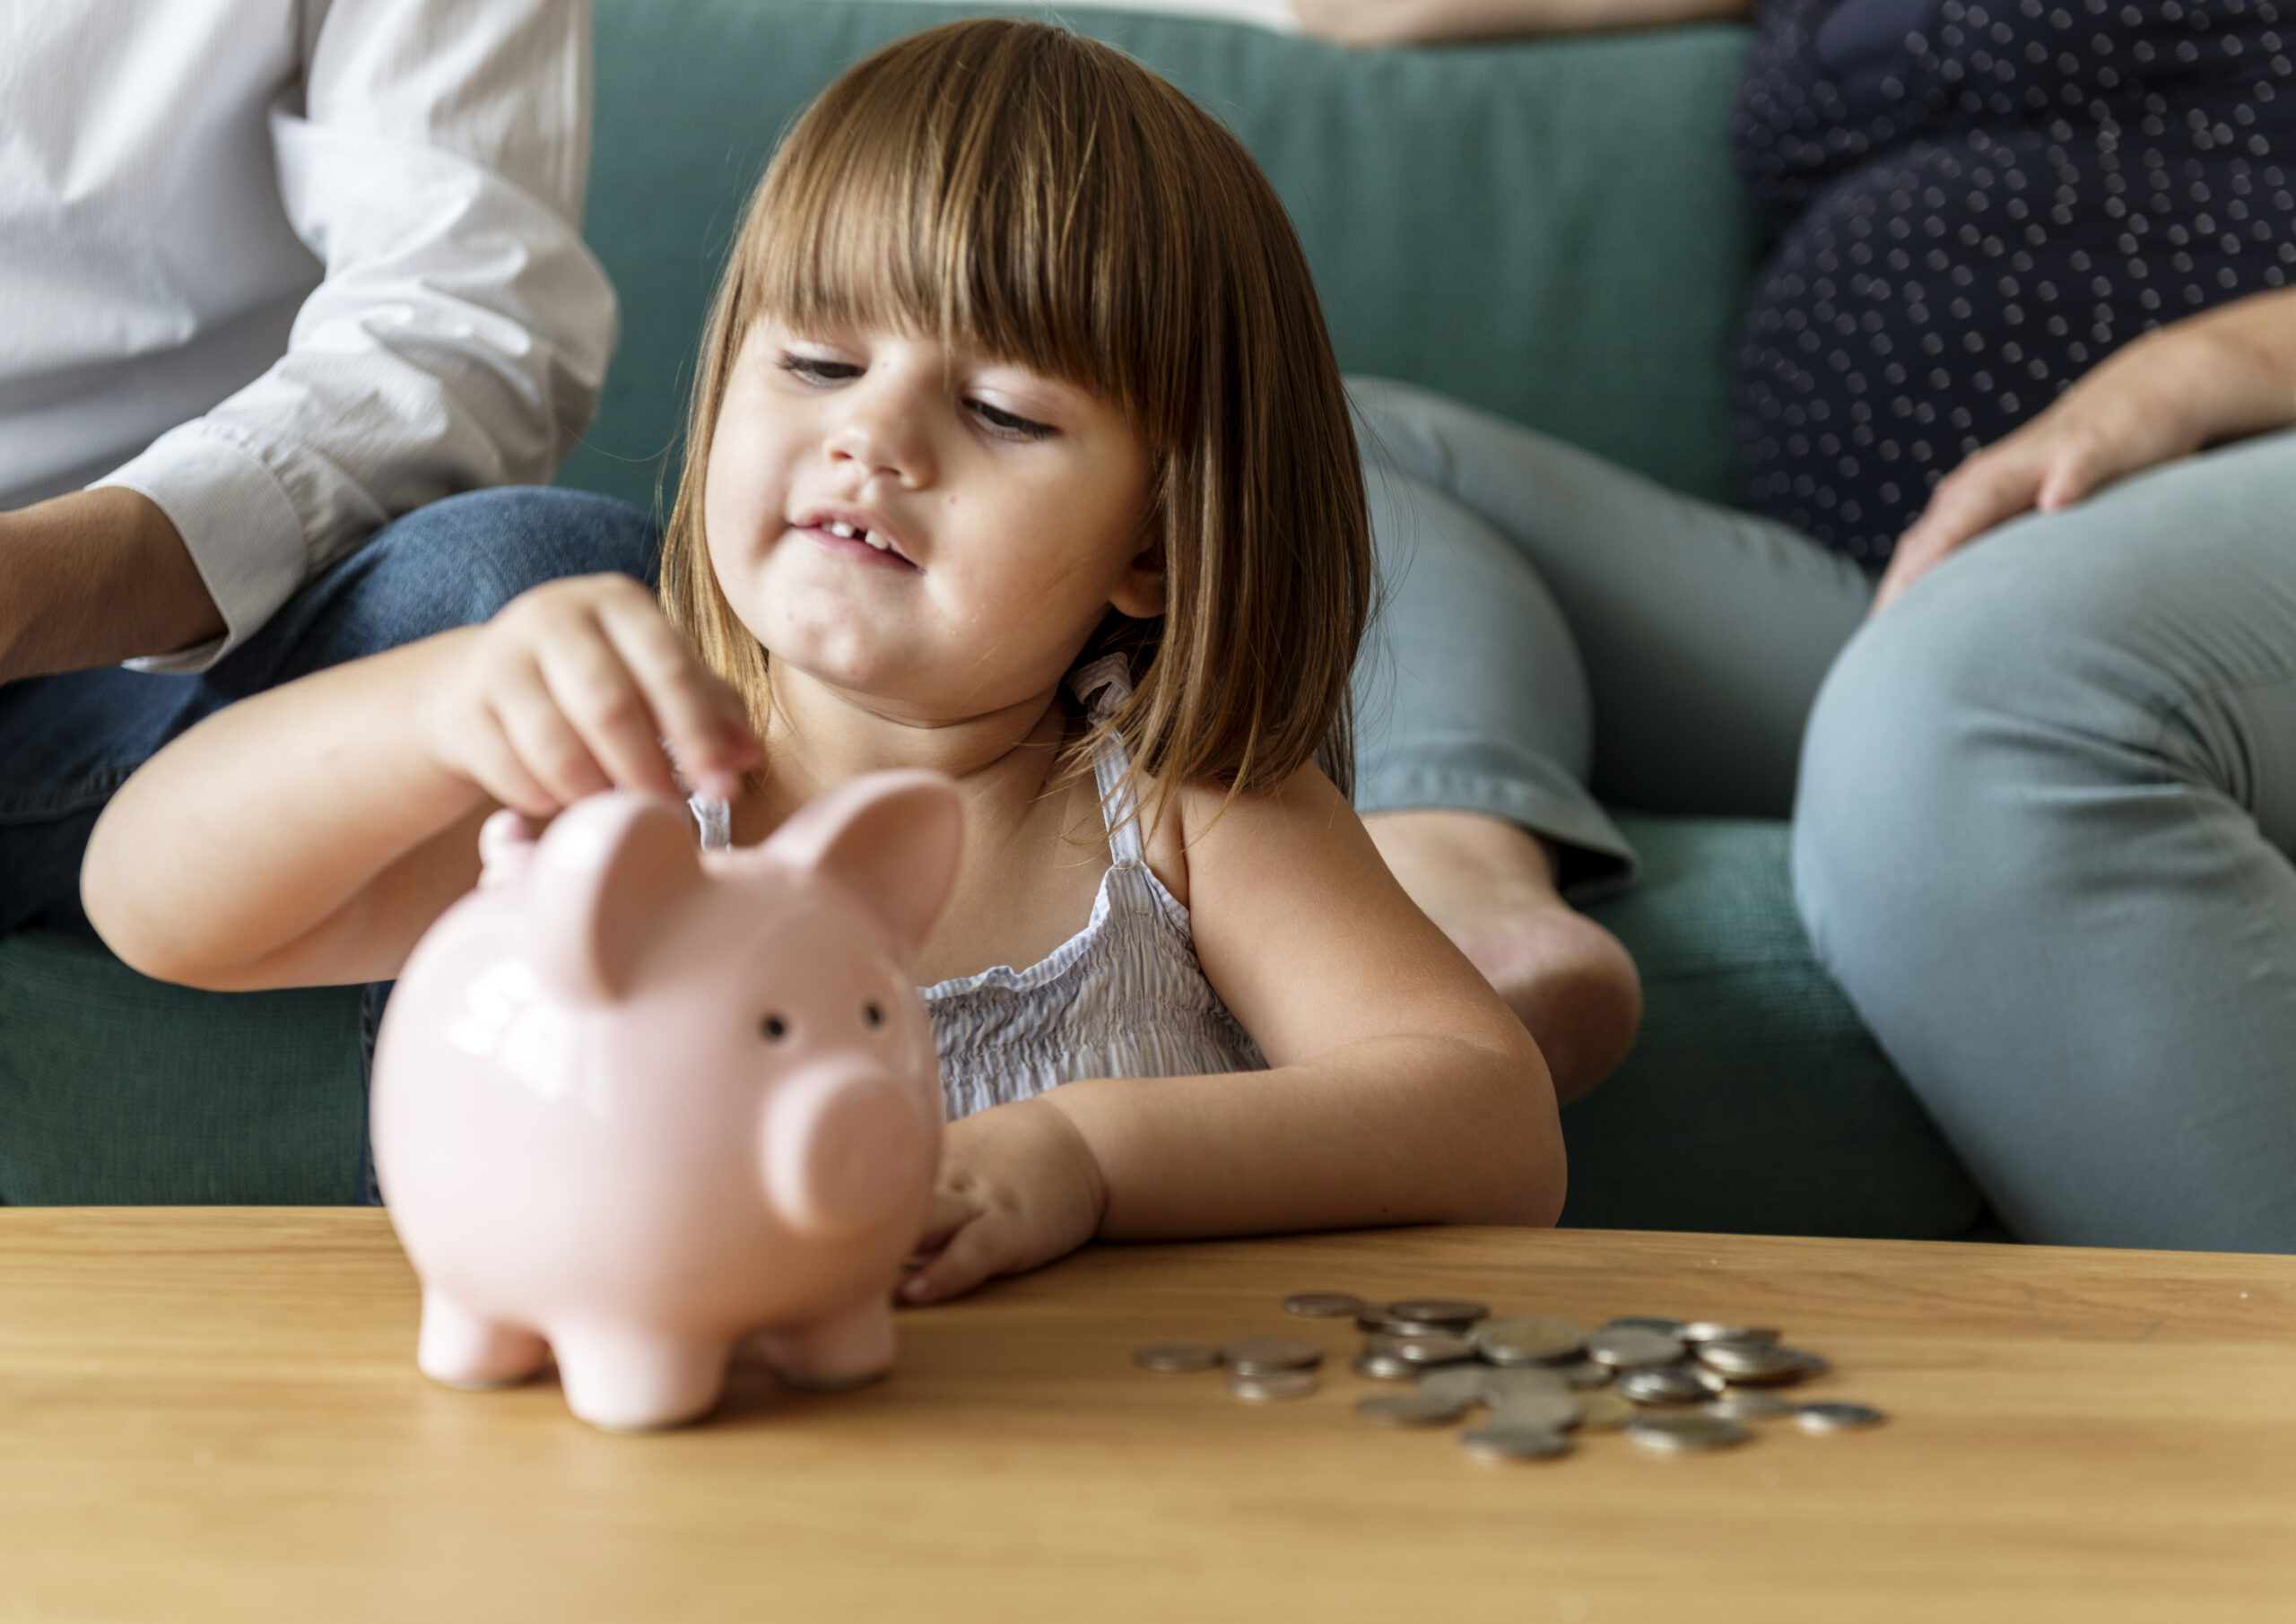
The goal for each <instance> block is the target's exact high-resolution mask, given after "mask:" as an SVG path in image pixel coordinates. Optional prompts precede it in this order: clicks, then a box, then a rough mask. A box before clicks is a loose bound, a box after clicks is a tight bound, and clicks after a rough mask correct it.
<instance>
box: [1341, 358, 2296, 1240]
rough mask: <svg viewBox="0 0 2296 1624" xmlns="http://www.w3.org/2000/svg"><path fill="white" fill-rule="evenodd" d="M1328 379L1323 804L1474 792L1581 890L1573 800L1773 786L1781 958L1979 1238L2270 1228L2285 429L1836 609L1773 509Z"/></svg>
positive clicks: (2284, 848) (2000, 532)
mask: <svg viewBox="0 0 2296 1624" xmlns="http://www.w3.org/2000/svg"><path fill="white" fill-rule="evenodd" d="M1350 390H1351V393H1352V395H1354V398H1355V402H1356V407H1357V413H1358V421H1359V425H1360V432H1361V436H1362V438H1363V439H1364V442H1365V451H1366V454H1367V461H1368V462H1369V465H1370V487H1371V497H1372V505H1373V531H1374V534H1375V536H1376V537H1377V540H1378V548H1379V555H1380V567H1381V570H1382V572H1383V575H1384V576H1385V578H1386V583H1387V587H1388V591H1389V596H1388V599H1387V605H1386V609H1385V612H1384V613H1383V615H1382V618H1381V621H1380V622H1379V624H1378V626H1377V627H1376V628H1375V630H1374V636H1373V639H1372V642H1371V644H1370V648H1369V651H1368V654H1367V658H1366V660H1365V661H1364V662H1363V664H1361V666H1360V667H1359V672H1360V674H1361V681H1360V682H1359V684H1358V694H1359V699H1360V700H1361V716H1362V718H1363V725H1362V735H1361V756H1362V769H1361V773H1360V774H1359V777H1358V789H1357V803H1358V805H1359V806H1361V808H1362V809H1363V810H1365V811H1386V810H1396V809H1400V808H1405V807H1452V808H1457V809H1459V810H1465V811H1471V812H1483V813H1486V814H1488V815H1491V816H1494V817H1500V818H1505V819H1508V820H1509V821H1514V822H1517V823H1519V824H1521V825H1522V826H1524V827H1526V828H1528V829H1535V830H1536V831H1538V832H1539V833H1541V834H1543V835H1545V836H1547V837H1548V838H1551V839H1552V840H1553V841H1554V842H1555V844H1556V845H1557V847H1559V848H1560V849H1561V852H1562V854H1563V858H1564V873H1565V876H1566V878H1574V877H1575V878H1577V879H1578V881H1580V882H1581V883H1582V884H1592V883H1598V882H1602V881H1612V882H1616V881H1618V880H1620V879H1621V878H1622V876H1623V874H1624V873H1628V872H1631V864H1632V861H1633V854H1632V852H1631V850H1630V849H1629V848H1628V847H1627V846H1626V843H1625V842H1624V841H1623V840H1622V839H1621V838H1619V835H1618V832H1617V830H1616V829H1615V828H1614V827H1613V825H1612V824H1611V822H1610V820H1609V818H1608V817H1607V815H1606V814H1605V812H1604V810H1603V805H1602V803H1603V802H1604V801H1609V802H1613V803H1625V804H1628V805H1632V806H1636V807H1639V808H1643V809H1646V810H1650V811H1657V812H1692V813H1701V812H1702V813H1707V814H1717V813H1723V814H1749V813H1751V814H1755V815H1763V816H1782V815H1784V814H1785V813H1786V812H1787V810H1788V808H1789V806H1790V807H1791V808H1792V810H1793V812H1794V818H1795V832H1794V879H1795V889H1796V896H1797V898H1798V899H1799V902H1800V905H1801V909H1802V915H1803V918H1804V920H1805V923H1806V924H1807V925H1808V926H1809V929H1810V934H1811V938H1812V944H1813V947H1814V949H1815V950H1816V952H1817V956H1818V959H1819V961H1820V962H1821V963H1822V964H1823V965H1824V966H1825V967H1826V968H1827V969H1828V970H1829V971H1831V973H1832V974H1833V976H1834V977H1835V978H1836V979H1837V980H1839V982H1840V983H1841V986H1842V987H1843V989H1844V990H1845V991H1846V992H1847V993H1848V994H1849V996H1850V998H1851V1000H1852V1001H1853V1002H1854V1003H1856V1004H1857V1009H1858V1012H1859V1013H1860V1014H1862V1015H1863V1016H1864V1017H1865V1021H1866V1024H1867V1025H1868V1026H1870V1027H1871V1028H1872V1029H1873V1031H1874V1036H1875V1037H1876V1038H1879V1039H1880V1041H1881V1044H1882V1046H1883V1048H1884V1049H1885V1050H1887V1051H1888V1053H1889V1055H1890V1057H1891V1059H1892V1060H1893V1061H1894V1062H1896V1064H1897V1066H1898V1069H1899V1070H1900V1072H1901V1073H1903V1074H1904V1076H1905V1079H1906V1081H1908V1082H1909V1083H1910V1084H1911V1085H1912V1087H1913V1089H1914V1090H1915V1092H1917V1093H1918V1095H1919V1096H1920V1097H1921V1099H1922V1102H1923V1103H1924V1104H1925V1105H1926V1107H1928V1109H1929V1111H1930V1114H1931V1115H1932V1116H1935V1118H1936V1120H1937V1124H1938V1125H1939V1126H1940V1127H1941V1128H1943V1129H1944V1132H1945V1133H1946V1136H1947V1137H1948V1138H1949V1139H1950V1140H1951V1141H1952V1143H1953V1146H1954V1148H1955V1149H1956V1150H1957V1151H1960V1153H1961V1158H1962V1159H1963V1160H1964V1161H1965V1162H1966V1163H1967V1164H1968V1166H1969V1168H1970V1172H1971V1174H1972V1175H1974V1176H1975V1177H1976V1178H1977V1180H1978V1182H1979V1184H1980V1185H1982V1186H1983V1187H1984V1189H1985V1191H1986V1194H1987V1196H1988V1197H1990V1199H1991V1201H1992V1203H1993V1206H1994V1210H1995V1211H1996V1213H1998V1214H1999V1216H2000V1218H2001V1220H2002V1221H2003V1222H2004V1223H2005V1224H2006V1225H2007V1226H2008V1227H2009V1229H2011V1230H2012V1231H2013V1232H2014V1233H2016V1234H2017V1235H2019V1236H2021V1237H2022V1238H2026V1239H2029V1240H2038V1241H2053V1242H2061V1243H2067V1244H2074V1245H2088V1246H2177V1247H2189V1248H2194V1249H2205V1250H2228V1251H2275V1252H2289V1251H2296V528H2292V526H2291V524H2290V521H2289V519H2288V517H2287V514H2288V511H2289V508H2290V506H2291V502H2292V500H2296V433H2283V434H2276V435H2271V436H2266V437H2264V438H2261V439H2252V440H2248V441H2244V442H2242V443H2240V444H2238V445H2233V446H2228V447H2223V448H2222V449H2220V450H2216V451H2212V452H2209V453H2207V454H2205V455H2204V456H2191V457H2185V458H2181V459H2179V460H2178V461H2176V462H2173V463H2170V464H2168V465H2164V466H2162V467H2160V468H2157V469H2153V470H2152V471H2150V472H2148V473H2144V474H2141V475H2138V476H2137V477H2135V478H2133V479H2129V480H2125V481H2123V482H2120V483H2118V484H2116V485H2114V486H2111V487H2110V488H2109V489H2108V490H2106V491H2102V492H2100V494H2098V495H2097V496H2095V497H2093V498H2092V499H2089V500H2087V501H2084V502H2081V503H2079V504H2077V505H2076V506H2074V507H2072V508H2066V509H2065V510H2064V511H2062V512H2058V513H2053V514H2046V515H2031V516H2028V517H2024V518H2022V519H2018V520H2015V521H2013V522H2012V523H2009V524H2006V525H2002V526H2001V527H2000V528H1999V529H1997V530H1996V531H1995V532H1994V533H1992V534H1988V535H1987V536H1984V537H1982V538H1980V539H1979V541H1978V542H1976V543H1973V544H1972V545H1970V547H1968V548H1967V549H1965V550H1963V551H1961V552H1959V553H1957V554H1955V555H1954V556H1953V557H1952V558H1951V559H1949V560H1946V561H1945V562H1944V564H1942V565H1940V566H1939V567H1938V568H1937V569H1936V570H1935V573H1934V574H1932V575H1931V576H1929V577H1927V578H1924V579H1923V580H1922V581H1920V582H1919V583H1918V584H1917V585H1916V586H1915V587H1914V588H1913V589H1912V590H1911V591H1910V592H1909V593H1908V594H1907V595H1906V596H1905V597H1904V598H1903V599H1902V600H1901V601H1900V602H1899V603H1897V604H1892V606H1891V608H1890V609H1889V611H1888V612H1886V613H1883V614H1882V615H1879V616H1877V617H1875V618H1874V619H1873V620H1872V621H1867V620H1866V619H1865V609H1866V604H1867V602H1868V599H1869V597H1870V595H1871V587H1870V586H1869V585H1868V583H1867V582H1866V581H1865V578H1864V577H1863V576H1861V575H1860V574H1859V573H1858V572H1857V569H1856V568H1855V567H1854V566H1852V565H1851V564H1850V563H1849V562H1848V560H1845V559H1843V558H1841V557H1839V555H1837V554H1834V553H1831V552H1829V551H1826V550H1825V549H1824V548H1822V547H1821V546H1819V545H1818V543H1815V542H1813V541H1812V540H1810V539H1809V538H1808V537H1806V536H1804V535H1801V534H1797V533H1796V532H1794V531H1792V530H1790V529H1787V527H1786V526H1784V525H1776V524H1772V523H1770V521H1768V520H1765V519H1759V518H1753V517H1749V516H1747V515H1744V514H1741V513H1733V512H1730V511H1727V510H1726V509H1724V508H1717V507H1714V506H1713V505H1711V504H1710V503H1705V502H1700V501H1695V500H1692V499H1690V498H1688V497H1683V496H1679V495H1676V494H1675V493H1674V492H1672V491H1665V490H1662V489H1660V488H1659V487H1657V486H1656V485H1653V484H1652V483H1650V482H1648V481H1647V480H1643V479H1639V478H1638V477H1636V476H1635V475H1633V474H1631V473H1626V472H1625V471H1624V470H1622V469H1620V468H1616V467H1613V466H1612V465H1609V464H1606V463H1604V462H1603V461H1601V460H1600V459H1599V458H1596V457H1593V456H1588V455H1587V454H1586V453H1585V452H1582V451H1577V450H1574V449H1572V448H1570V447H1567V446H1561V445H1558V444H1556V443H1555V442H1554V441H1552V440H1549V439H1544V438H1543V437H1541V436H1539V435H1536V434H1533V433H1530V432H1528V431H1526V430H1522V429H1518V428H1517V427H1515V426H1514V425H1512V424H1509V423H1506V422H1503V421H1500V420H1499V419H1497V418H1493V417H1491V416H1488V415H1486V414H1484V413H1478V412H1474V411H1471V410H1469V409H1468V408H1465V407H1464V406H1460V405H1457V404H1454V403H1452V402H1448V401H1445V400H1442V399H1440V398H1439V397H1437V396H1434V395H1427V394H1425V393H1424V392H1422V391H1419V390H1413V389H1409V388H1405V387H1403V386H1396V385H1393V384H1382V383H1378V382H1376V381H1369V380H1358V381H1355V382H1352V383H1351V385H1350ZM1797 768H1798V773H1797ZM1598 796H1599V797H1600V799H1597V797H1598Z"/></svg>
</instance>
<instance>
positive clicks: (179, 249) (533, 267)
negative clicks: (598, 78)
mask: <svg viewBox="0 0 2296 1624" xmlns="http://www.w3.org/2000/svg"><path fill="white" fill-rule="evenodd" d="M4 31H5V33H6V37H7V48H6V50H5V51H4V52H0V313H4V314H0V934H4V933H6V932H9V931H13V930H15V929H17V928H19V927H21V926H23V925H28V924H36V925H43V926H47V927H51V928H57V929H64V930H73V931H80V932H85V931H86V930H87V924H86V919H85V917H84V916H83V915H82V913H81V911H80V901H79V864H80V854H81V851H82V848H83V847H84V845H85V844H86V840H87V836H88V831H89V829H91V827H92V826H93V823H94V821H95V817H96V814H97V812H99V811H100V809H101V807H102V804H103V803H104V802H105V801H106V800H107V799H108V798H109V795H110V794H111V792H112V790H113V789H114V788H115V787H117V786H118V784H119V783H120V782H121V781H122V780H123V779H125V778H126V776H127V775H128V773H129V772H131V771H132V770H134V769H135V767H136V766H137V765H138V764H139V763H140V762H141V761H142V760H143V759H144V758H145V757H146V756H148V755H150V754H151V753H152V751H154V750H156V749H158V748H159V746H160V745H161V744H162V743H166V742H167V740H168V739H170V738H171V737H173V736H174V735H175V734H177V733H179V732H180V731H182V730H183V729H184V728H185V727H187V726H188V725H191V723H193V722H195V721H196V720H197V719H198V718H199V717H200V716H204V715H205V714H206V713H207V712H209V711H211V710H213V709H215V708H218V707H219V706H221V705H222V704H225V703H228V702H229V701H230V699H235V698H238V697H239V696H241V695H244V694H246V693H248V692H251V691H253V690H257V689H260V688H265V687H268V686H271V685H272V684H274V683H276V682H283V681H285V680H286V679H287V678H289V677H291V676H295V675H298V674H300V673H302V672H305V671H309V670H311V669H314V668H316V667H317V666H320V665H326V664H333V663H335V662H336V661H339V660H343V659H347V658H350V657H352V656H356V655H361V654H366V653H370V652H373V651H375V650H377V649H379V648H382V647H388V646H391V645H393V644H396V643H399V642H404V641H406V640H408V639H411V638H418V637H422V636H425V635H427V634H428V633H430V632H432V631H436V630H442V629H444V628H446V627H448V626H452V625H456V624H459V623H461V622H464V621H472V620H477V619H482V618H483V617H484V616H486V615H488V614H490V613H491V612H493V610H494V609H495V608H496V607H498V606H500V604H501V603H502V602H503V601H505V600H506V599H508V598H509V597H510V596H511V595H515V594H516V593H517V592H518V591H519V590H521V589H523V588H524V587H525V586H528V585H531V584H533V583H534V582H535V581H537V580H541V579H544V578H548V577H551V576H555V575H561V574H565V573H569V572H571V571H574V570H578V569H608V568H620V569H627V570H631V571H633V572H638V573H643V572H644V571H645V569H647V568H648V562H649V554H650V551H651V546H650V537H649V536H648V534H647V526H646V525H645V524H644V522H643V521H642V519H641V518H640V517H639V516H638V515H636V514H634V513H632V512H631V511H630V510H629V509H627V508H621V507H619V506H617V505H613V504H607V503H604V502H597V501H591V500H588V499H582V498H578V497H571V496H565V495H561V494H554V493H551V492H526V493H523V494H518V495H504V496H499V497H495V498H492V499H476V500H474V501H473V502H465V503H457V504H449V505H448V507H446V508H436V509H431V510H429V511H427V512H425V513H422V514H420V515H417V516H416V517H410V518H405V519H400V520H399V522H398V523H396V524H395V525H392V524H389V521H391V520H392V519H394V518H395V517H397V516H399V515H401V514H407V513H410V512H411V511H412V510H414V509H418V508H423V506H424V504H426V503H432V502H436V501H438V500H439V499H440V498H442V497H446V496H448V495H450V494H451V493H454V492H457V491H470V490H472V489H474V488H476V487H482V486H494V485H503V484H509V483H514V482H531V481H539V480H544V479H547V478H548V477H549V476H550V473H551V472H552V469H553V468H554V467H555V465H556V464H557V462H558V460H559V459H560V458H561V456H563V455H564V453H565V451H566V449H567V448H568V447H569V446H570V444H571V443H572V441H573V439H574V437H575V436H577V435H578V434H579V433H580V432H581V430H582V429H583V428H584V427H585V426H586V425H587V422H588V421H589V417H590V413H591V411H592V409H593V407H594V406H595V404H596V399H597V393H598V388H599V385H600V382H601V380H602V379H603V377H604V371H605V366H606V361H607V359H608V357H609V355H610V354H611V353H612V351H613V339H614V326H615V316H614V301H613V290H612V288H611V287H610V286H609V285H608V283H607V282H606V279H605V276H604V273H603V272H602V271H601V270H600V268H599V267H598V265H597V264H596V261H595V260H594V259H592V258H591V256H589V254H588V252H587V250H586V249H585V248H583V246H582V243H581V240H580V237H579V234H578V221H579V215H580V208H581V200H582V187H583V181H584V173H585V169H586V167H587V143H588V121H589V105H588V100H587V95H588V85H589V63H588V53H589V39H588V33H587V14H586V13H585V11H584V8H581V7H578V6H570V5H564V4H558V0H491V4H487V5H484V6H471V5H465V4H454V3H453V0H332V3H331V4H305V5H296V4H287V3H286V0H74V4H68V5H21V6H16V7H13V8H12V10H11V12H10V13H9V17H8V21H7V22H6V25H5V30H4ZM386 525H387V526H388V527H387V528H382V527H384V526H386ZM378 528H381V531H382V533H381V534H379V535H378V534H376V532H377V531H378ZM121 661H130V662H132V663H133V668H130V669H123V668H122V667H121V666H120V665H119V664H117V663H118V662H121Z"/></svg>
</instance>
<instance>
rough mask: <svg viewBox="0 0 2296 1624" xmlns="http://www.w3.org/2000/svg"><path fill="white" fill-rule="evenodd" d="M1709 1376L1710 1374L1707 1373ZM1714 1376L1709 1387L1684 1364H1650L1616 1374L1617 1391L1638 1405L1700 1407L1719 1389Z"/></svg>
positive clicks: (1717, 1381) (1719, 1384) (1718, 1382)
mask: <svg viewBox="0 0 2296 1624" xmlns="http://www.w3.org/2000/svg"><path fill="white" fill-rule="evenodd" d="M1710 1374H1711V1373H1710V1372H1709V1375H1710ZM1616 1385H1617V1390H1618V1392H1619V1393H1620V1394H1621V1395H1622V1396H1623V1397H1626V1398H1630V1399H1632V1400H1633V1401H1634V1402H1635V1403H1638V1404H1702V1403H1705V1402H1706V1401H1707V1400H1708V1399H1710V1398H1712V1397H1713V1396H1714V1394H1715V1392H1716V1391H1717V1390H1718V1389H1719V1388H1720V1386H1721V1385H1722V1384H1721V1380H1720V1378H1719V1377H1716V1378H1715V1380H1714V1386H1713V1387H1710V1388H1709V1386H1708V1385H1706V1384H1705V1383H1704V1382H1702V1381H1700V1379H1699V1377H1698V1373H1697V1372H1695V1371H1693V1370H1692V1369H1691V1368H1689V1367H1688V1366H1687V1365H1651V1366H1647V1367H1645V1368H1642V1369H1639V1370H1622V1371H1620V1372H1619V1373H1618V1382H1617V1384H1616Z"/></svg>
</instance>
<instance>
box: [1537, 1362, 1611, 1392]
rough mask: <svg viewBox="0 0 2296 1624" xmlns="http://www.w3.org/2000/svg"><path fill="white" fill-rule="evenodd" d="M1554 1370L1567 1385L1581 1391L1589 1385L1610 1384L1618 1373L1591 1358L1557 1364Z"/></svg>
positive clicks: (1601, 1385)
mask: <svg viewBox="0 0 2296 1624" xmlns="http://www.w3.org/2000/svg"><path fill="white" fill-rule="evenodd" d="M1553 1370H1554V1373H1555V1374H1556V1375H1557V1376H1561V1378H1562V1380H1563V1383H1564V1385H1566V1386H1570V1387H1573V1388H1576V1389H1577V1390H1578V1391H1579V1392H1581V1393H1583V1392H1585V1391H1586V1390H1587V1388H1589V1387H1606V1386H1608V1385H1610V1380H1611V1377H1612V1376H1615V1375H1616V1374H1617V1372H1616V1371H1614V1370H1613V1369H1612V1368H1610V1367H1609V1366H1608V1365H1598V1364H1596V1362H1595V1361H1594V1360H1593V1359H1580V1360H1579V1361H1578V1363H1577V1364H1575V1365H1556V1366H1554V1367H1553Z"/></svg>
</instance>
